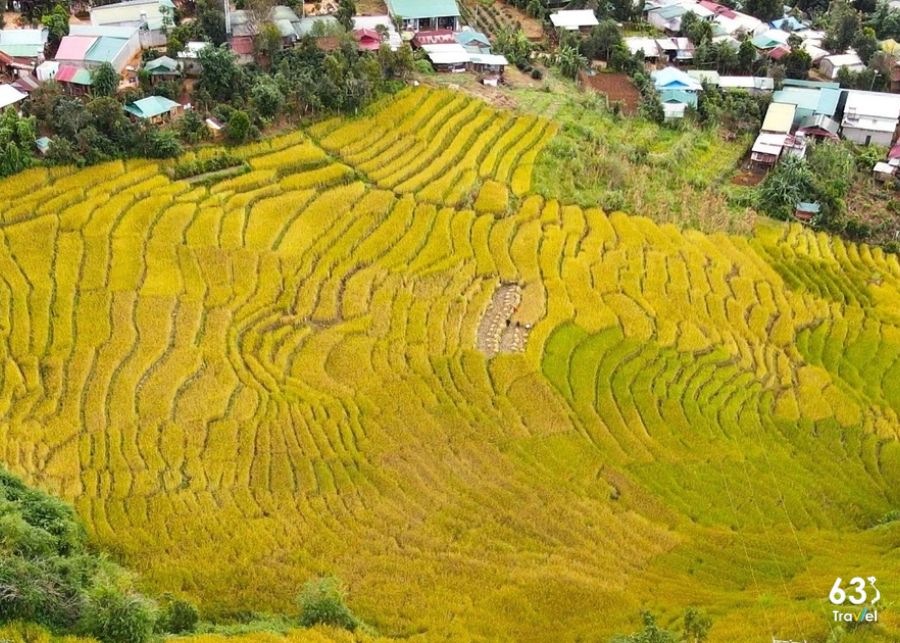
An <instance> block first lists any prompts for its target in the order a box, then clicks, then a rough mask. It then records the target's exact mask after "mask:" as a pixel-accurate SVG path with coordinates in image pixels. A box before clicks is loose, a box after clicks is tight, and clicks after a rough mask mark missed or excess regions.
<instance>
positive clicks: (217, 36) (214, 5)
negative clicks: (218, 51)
mask: <svg viewBox="0 0 900 643" xmlns="http://www.w3.org/2000/svg"><path fill="white" fill-rule="evenodd" d="M196 22H197V23H198V24H199V25H200V29H201V31H202V32H203V34H204V35H206V37H207V38H208V39H209V41H210V42H211V43H213V44H214V45H221V44H222V43H224V42H225V41H226V40H227V39H228V37H227V34H226V33H225V13H224V12H223V11H222V4H221V3H220V2H217V1H216V0H198V2H197V20H196Z"/></svg>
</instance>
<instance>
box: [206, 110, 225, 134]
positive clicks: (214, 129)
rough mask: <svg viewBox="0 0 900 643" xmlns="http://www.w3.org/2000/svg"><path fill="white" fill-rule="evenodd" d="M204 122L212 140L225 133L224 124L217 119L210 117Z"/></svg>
mask: <svg viewBox="0 0 900 643" xmlns="http://www.w3.org/2000/svg"><path fill="white" fill-rule="evenodd" d="M204 122H205V123H206V129H208V130H209V132H210V134H211V135H212V137H213V138H214V139H215V138H220V137H221V136H222V134H223V133H224V132H225V124H224V123H222V122H221V121H220V120H219V119H217V118H213V117H212V116H210V117H209V118H207V119H206V120H205V121H204Z"/></svg>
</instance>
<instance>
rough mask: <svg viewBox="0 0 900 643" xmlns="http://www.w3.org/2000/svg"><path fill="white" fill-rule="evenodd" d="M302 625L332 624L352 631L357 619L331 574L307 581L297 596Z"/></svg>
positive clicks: (356, 624)
mask: <svg viewBox="0 0 900 643" xmlns="http://www.w3.org/2000/svg"><path fill="white" fill-rule="evenodd" d="M297 605H298V606H299V607H300V624H301V625H302V626H303V627H313V626H314V625H332V626H334V627H341V628H344V629H345V630H350V631H353V630H355V629H356V628H357V627H359V621H358V620H357V618H356V617H355V616H354V615H353V613H352V612H351V611H350V608H348V607H347V605H346V604H345V603H344V589H343V588H342V587H341V584H340V581H338V579H336V578H334V577H333V576H327V577H324V578H317V579H315V580H311V581H308V582H307V583H306V584H305V585H304V586H303V589H302V590H301V591H300V595H299V596H297Z"/></svg>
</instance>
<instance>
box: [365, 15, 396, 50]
mask: <svg viewBox="0 0 900 643" xmlns="http://www.w3.org/2000/svg"><path fill="white" fill-rule="evenodd" d="M360 29H367V30H369V31H375V32H385V33H386V34H387V40H386V42H387V43H388V45H390V47H391V49H392V50H393V51H397V50H398V49H400V46H401V45H402V44H403V39H402V38H401V36H400V33H399V32H398V31H397V28H396V27H395V26H394V22H393V20H391V17H390V16H385V15H382V16H353V30H354V31H357V30H360Z"/></svg>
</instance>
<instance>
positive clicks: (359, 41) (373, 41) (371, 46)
mask: <svg viewBox="0 0 900 643" xmlns="http://www.w3.org/2000/svg"><path fill="white" fill-rule="evenodd" d="M353 37H354V38H355V39H356V46H357V47H359V48H360V49H363V50H366V51H378V49H379V48H380V47H381V42H382V40H381V34H380V33H378V32H377V31H375V30H374V29H355V30H354V31H353Z"/></svg>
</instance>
